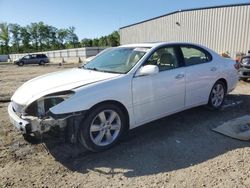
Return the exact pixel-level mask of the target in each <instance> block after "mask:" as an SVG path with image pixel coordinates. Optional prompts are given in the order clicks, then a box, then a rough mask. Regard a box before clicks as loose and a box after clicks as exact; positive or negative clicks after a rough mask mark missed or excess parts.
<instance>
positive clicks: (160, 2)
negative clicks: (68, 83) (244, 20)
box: [0, 0, 250, 39]
mask: <svg viewBox="0 0 250 188" xmlns="http://www.w3.org/2000/svg"><path fill="white" fill-rule="evenodd" d="M247 2H248V3H250V1H244V0H228V1H226V0H207V1H205V0H193V1H187V0H71V1H69V0H67V1H66V0H0V22H8V23H17V24H20V25H21V26H25V25H28V24H30V23H31V22H39V21H43V22H44V23H46V24H49V25H53V26H55V27H57V28H67V27H69V26H74V27H75V28H76V34H77V35H78V37H79V38H80V39H83V38H95V37H100V36H103V35H107V34H110V33H111V32H112V31H114V30H118V29H119V28H120V27H123V26H126V25H129V24H133V23H136V22H139V21H143V20H145V19H150V18H153V17H156V16H160V15H163V14H166V13H169V12H173V11H176V10H179V9H189V8H198V7H207V6H215V5H225V4H235V3H247Z"/></svg>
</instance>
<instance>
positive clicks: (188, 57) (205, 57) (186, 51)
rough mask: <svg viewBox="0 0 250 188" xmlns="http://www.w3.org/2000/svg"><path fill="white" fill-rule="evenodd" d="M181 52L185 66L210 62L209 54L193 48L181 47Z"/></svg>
mask: <svg viewBox="0 0 250 188" xmlns="http://www.w3.org/2000/svg"><path fill="white" fill-rule="evenodd" d="M181 51H182V54H183V57H184V60H185V64H186V66H191V65H197V64H202V63H206V62H209V61H211V60H212V56H211V55H210V53H209V52H207V51H205V50H203V49H200V48H196V47H193V46H183V47H181Z"/></svg>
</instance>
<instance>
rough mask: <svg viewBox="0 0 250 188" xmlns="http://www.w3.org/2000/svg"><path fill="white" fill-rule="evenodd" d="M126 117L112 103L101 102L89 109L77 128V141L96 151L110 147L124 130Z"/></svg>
mask: <svg viewBox="0 0 250 188" xmlns="http://www.w3.org/2000/svg"><path fill="white" fill-rule="evenodd" d="M125 124H126V117H125V116H124V114H123V112H122V110H121V109H120V108H118V107H117V106H115V105H113V104H103V105H100V106H98V107H96V108H94V109H93V110H91V111H90V113H89V114H88V116H87V117H86V118H85V119H84V120H83V122H82V124H81V125H80V130H79V141H80V143H81V144H82V145H84V146H85V147H86V148H87V149H88V150H91V151H94V152H98V151H103V150H106V149H109V148H110V147H112V146H113V145H114V144H115V143H116V142H117V141H118V140H119V138H120V137H121V135H122V134H123V133H124V132H125V127H126V126H125Z"/></svg>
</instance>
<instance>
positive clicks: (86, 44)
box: [81, 39, 93, 47]
mask: <svg viewBox="0 0 250 188" xmlns="http://www.w3.org/2000/svg"><path fill="white" fill-rule="evenodd" d="M92 43H93V41H92V39H82V40H81V47H91V46H92Z"/></svg>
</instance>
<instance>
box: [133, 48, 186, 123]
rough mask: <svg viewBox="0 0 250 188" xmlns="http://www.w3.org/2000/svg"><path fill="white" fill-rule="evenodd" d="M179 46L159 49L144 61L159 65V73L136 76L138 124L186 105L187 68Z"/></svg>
mask: <svg viewBox="0 0 250 188" xmlns="http://www.w3.org/2000/svg"><path fill="white" fill-rule="evenodd" d="M177 54H178V53H177V49H176V48H175V47H169V46H167V47H163V48H160V49H158V50H156V51H155V52H154V53H153V54H152V55H151V57H150V58H149V59H148V60H147V61H146V62H145V63H144V64H143V66H145V65H148V64H153V65H157V66H158V67H159V73H157V74H155V75H148V76H138V77H134V78H133V80H132V92H133V106H134V116H135V120H136V124H143V123H146V122H148V121H152V120H154V119H158V118H160V117H163V116H165V115H167V114H171V113H174V112H176V111H179V110H181V109H183V108H184V98H185V72H184V69H185V68H184V67H181V66H180V64H179V61H178V58H177Z"/></svg>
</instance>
